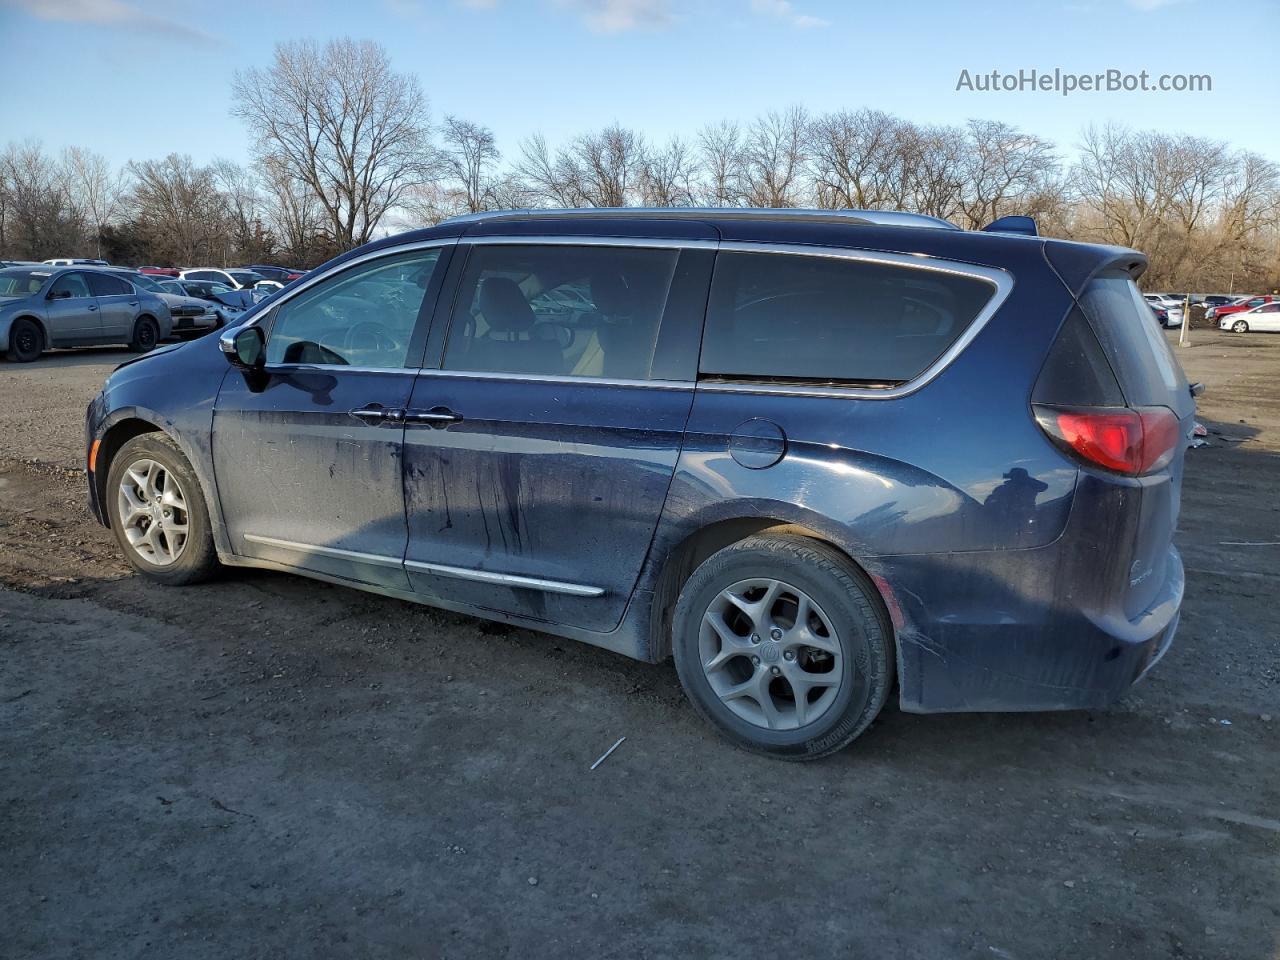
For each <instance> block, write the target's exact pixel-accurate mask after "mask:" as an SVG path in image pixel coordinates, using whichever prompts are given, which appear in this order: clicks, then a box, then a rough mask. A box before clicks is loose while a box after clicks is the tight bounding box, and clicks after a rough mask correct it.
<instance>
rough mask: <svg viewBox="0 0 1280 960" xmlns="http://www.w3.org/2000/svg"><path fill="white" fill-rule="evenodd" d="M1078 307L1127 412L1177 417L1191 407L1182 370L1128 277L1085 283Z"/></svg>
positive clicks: (1101, 277)
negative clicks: (1168, 412)
mask: <svg viewBox="0 0 1280 960" xmlns="http://www.w3.org/2000/svg"><path fill="white" fill-rule="evenodd" d="M1080 306H1081V307H1082V308H1083V309H1084V312H1085V315H1086V316H1087V317H1088V318H1089V323H1090V325H1091V326H1092V327H1093V331H1094V333H1095V334H1097V337H1098V342H1099V343H1100V344H1101V345H1102V349H1103V350H1104V351H1105V352H1106V355H1107V360H1108V361H1109V362H1110V363H1111V368H1112V369H1113V370H1114V371H1115V373H1116V376H1117V377H1118V378H1119V380H1120V388H1121V389H1122V390H1123V391H1124V395H1125V399H1126V400H1128V401H1129V404H1130V405H1131V406H1151V405H1154V406H1166V407H1172V408H1173V409H1175V410H1178V411H1179V412H1181V411H1182V410H1184V409H1185V408H1186V407H1187V406H1188V405H1189V404H1190V397H1191V394H1190V391H1188V389H1187V379H1186V377H1185V376H1184V375H1183V373H1182V367H1181V366H1180V365H1179V363H1178V359H1177V358H1176V357H1175V356H1174V355H1173V352H1172V351H1171V350H1170V349H1169V342H1168V341H1167V340H1166V339H1165V336H1164V334H1163V333H1162V332H1161V330H1160V326H1159V324H1158V323H1156V321H1155V318H1154V317H1153V316H1152V313H1151V309H1150V308H1149V307H1148V306H1147V302H1146V301H1145V300H1144V299H1143V298H1142V294H1141V293H1140V292H1139V291H1138V288H1137V286H1136V285H1135V284H1134V282H1133V280H1132V279H1131V278H1130V277H1129V275H1128V274H1127V273H1122V272H1114V273H1103V274H1100V275H1098V276H1097V277H1095V278H1094V279H1092V280H1090V281H1089V284H1088V285H1087V286H1086V287H1085V289H1084V293H1082V294H1081V296H1080ZM1184 401H1185V402H1184Z"/></svg>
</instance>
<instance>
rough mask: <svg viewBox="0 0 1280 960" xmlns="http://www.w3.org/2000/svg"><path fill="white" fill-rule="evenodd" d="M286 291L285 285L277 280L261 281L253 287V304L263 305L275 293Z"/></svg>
mask: <svg viewBox="0 0 1280 960" xmlns="http://www.w3.org/2000/svg"><path fill="white" fill-rule="evenodd" d="M283 289H284V284H283V283H280V282H279V281H276V280H259V281H258V282H257V283H255V284H254V285H253V302H254V303H261V302H262V301H263V300H265V299H267V297H269V296H271V295H272V294H273V293H277V292H279V291H281V290H283Z"/></svg>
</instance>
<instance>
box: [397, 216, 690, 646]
mask: <svg viewBox="0 0 1280 960" xmlns="http://www.w3.org/2000/svg"><path fill="white" fill-rule="evenodd" d="M557 240H563V241H565V242H552V241H549V240H543V241H540V242H539V241H513V240H503V241H495V242H482V241H477V242H475V243H474V244H471V245H467V244H464V245H463V246H460V247H459V250H458V253H457V256H456V259H457V261H458V262H459V264H460V265H461V261H463V259H464V254H463V251H464V249H467V248H468V247H469V251H468V254H467V256H466V257H465V260H466V262H465V267H464V268H463V269H461V270H460V272H459V279H458V282H457V285H456V292H455V295H454V297H453V300H452V308H451V309H450V310H446V309H444V308H443V307H442V309H441V310H440V311H439V319H438V320H437V327H438V330H437V329H436V328H435V327H433V331H432V336H431V339H432V341H433V342H435V344H436V347H435V351H436V352H435V356H434V358H433V357H432V350H431V349H430V348H429V350H428V363H429V366H430V367H432V368H429V369H424V370H423V371H422V372H421V374H420V375H419V377H418V379H417V381H416V383H415V384H414V388H413V397H412V400H411V402H410V405H409V410H408V411H407V413H406V417H405V423H406V425H405V448H404V478H405V503H406V513H407V519H408V526H409V544H408V550H407V552H406V554H405V568H406V570H407V572H408V575H409V579H410V581H411V582H412V584H413V588H414V590H416V591H419V592H421V593H422V594H424V595H425V596H426V597H427V598H429V599H435V600H437V601H443V602H445V603H456V604H463V605H466V606H469V607H475V608H481V609H484V610H489V611H497V612H499V613H504V614H509V615H513V616H519V617H526V618H531V619H535V620H544V621H549V622H554V623H557V624H561V625H567V626H573V627H580V628H583V629H588V630H593V631H608V630H612V629H613V628H614V627H616V626H617V624H618V623H619V622H620V620H621V618H622V614H623V611H624V610H625V609H626V605H627V602H628V600H629V599H630V597H631V594H632V590H633V588H634V586H635V583H636V580H637V577H638V575H639V572H640V569H641V567H642V566H643V564H644V561H645V557H646V555H647V553H648V550H649V545H650V543H651V541H652V539H653V534H654V530H655V528H656V526H657V521H658V518H659V516H660V515H661V513H662V508H663V504H664V502H665V500H666V496H667V489H668V487H669V485H670V482H671V477H672V473H673V471H674V469H675V464H676V461H677V459H678V457H679V454H680V448H681V443H682V440H683V436H684V429H685V424H686V421H687V419H688V416H689V410H690V407H691V404H692V400H693V379H694V372H695V370H696V362H697V342H698V336H699V331H700V326H701V321H702V310H703V307H704V305H705V302H706V289H707V284H708V282H709V277H710V269H711V260H712V257H713V253H712V250H711V249H709V247H710V246H712V244H710V243H709V242H708V243H706V244H705V246H706V247H707V248H708V249H703V248H700V247H698V245H697V244H694V245H693V246H692V247H689V246H686V247H685V248H683V249H682V248H681V246H680V245H678V244H676V243H674V242H668V243H665V244H664V243H663V242H660V241H649V242H647V243H646V242H645V241H628V240H624V239H623V240H613V241H602V240H599V239H596V240H593V241H578V242H574V241H572V240H569V238H557ZM441 320H447V323H443V324H442V323H441V322H440V321H441Z"/></svg>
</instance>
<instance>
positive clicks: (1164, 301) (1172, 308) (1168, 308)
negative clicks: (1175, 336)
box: [1142, 293, 1183, 327]
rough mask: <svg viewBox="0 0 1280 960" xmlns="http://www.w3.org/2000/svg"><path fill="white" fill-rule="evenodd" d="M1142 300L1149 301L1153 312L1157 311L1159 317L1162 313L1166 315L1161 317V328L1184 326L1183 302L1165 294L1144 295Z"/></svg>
mask: <svg viewBox="0 0 1280 960" xmlns="http://www.w3.org/2000/svg"><path fill="white" fill-rule="evenodd" d="M1142 299H1143V300H1145V301H1147V303H1148V304H1149V305H1150V307H1151V309H1152V310H1155V311H1156V316H1157V317H1159V313H1160V311H1164V314H1165V315H1164V316H1163V317H1160V326H1162V327H1180V326H1182V308H1183V301H1182V300H1179V299H1178V298H1177V297H1171V296H1169V295H1168V294H1165V293H1144V294H1143V295H1142Z"/></svg>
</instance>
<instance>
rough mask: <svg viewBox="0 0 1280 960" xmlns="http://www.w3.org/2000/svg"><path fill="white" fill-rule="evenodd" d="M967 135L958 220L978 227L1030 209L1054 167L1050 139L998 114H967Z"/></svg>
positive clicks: (1054, 171) (1056, 160) (967, 225)
mask: <svg viewBox="0 0 1280 960" xmlns="http://www.w3.org/2000/svg"><path fill="white" fill-rule="evenodd" d="M965 141H966V142H965V146H964V156H963V161H962V165H961V168H960V170H961V176H962V178H963V181H964V187H963V190H962V191H961V194H960V198H959V204H958V206H959V213H960V215H961V216H962V217H963V218H964V221H965V222H964V223H962V224H961V226H966V227H969V228H970V229H979V228H981V227H984V226H986V225H987V224H988V223H991V222H992V221H993V220H996V219H998V218H999V217H1001V216H1005V215H1007V214H1011V213H1018V214H1028V213H1031V212H1032V211H1031V209H1030V199H1031V198H1032V197H1033V196H1035V195H1036V194H1037V192H1038V191H1040V190H1041V189H1042V188H1043V187H1044V185H1045V184H1046V183H1047V182H1049V181H1051V180H1052V179H1053V178H1054V176H1055V175H1056V173H1057V169H1058V156H1057V154H1056V153H1055V151H1054V149H1053V144H1051V143H1050V142H1049V141H1048V140H1044V139H1042V138H1040V137H1037V136H1033V135H1032V134H1029V133H1023V132H1022V131H1020V130H1019V129H1018V128H1017V127H1014V126H1012V125H1010V124H1007V123H1004V122H1002V121H999V120H970V121H969V123H968V125H967V127H966V130H965Z"/></svg>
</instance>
